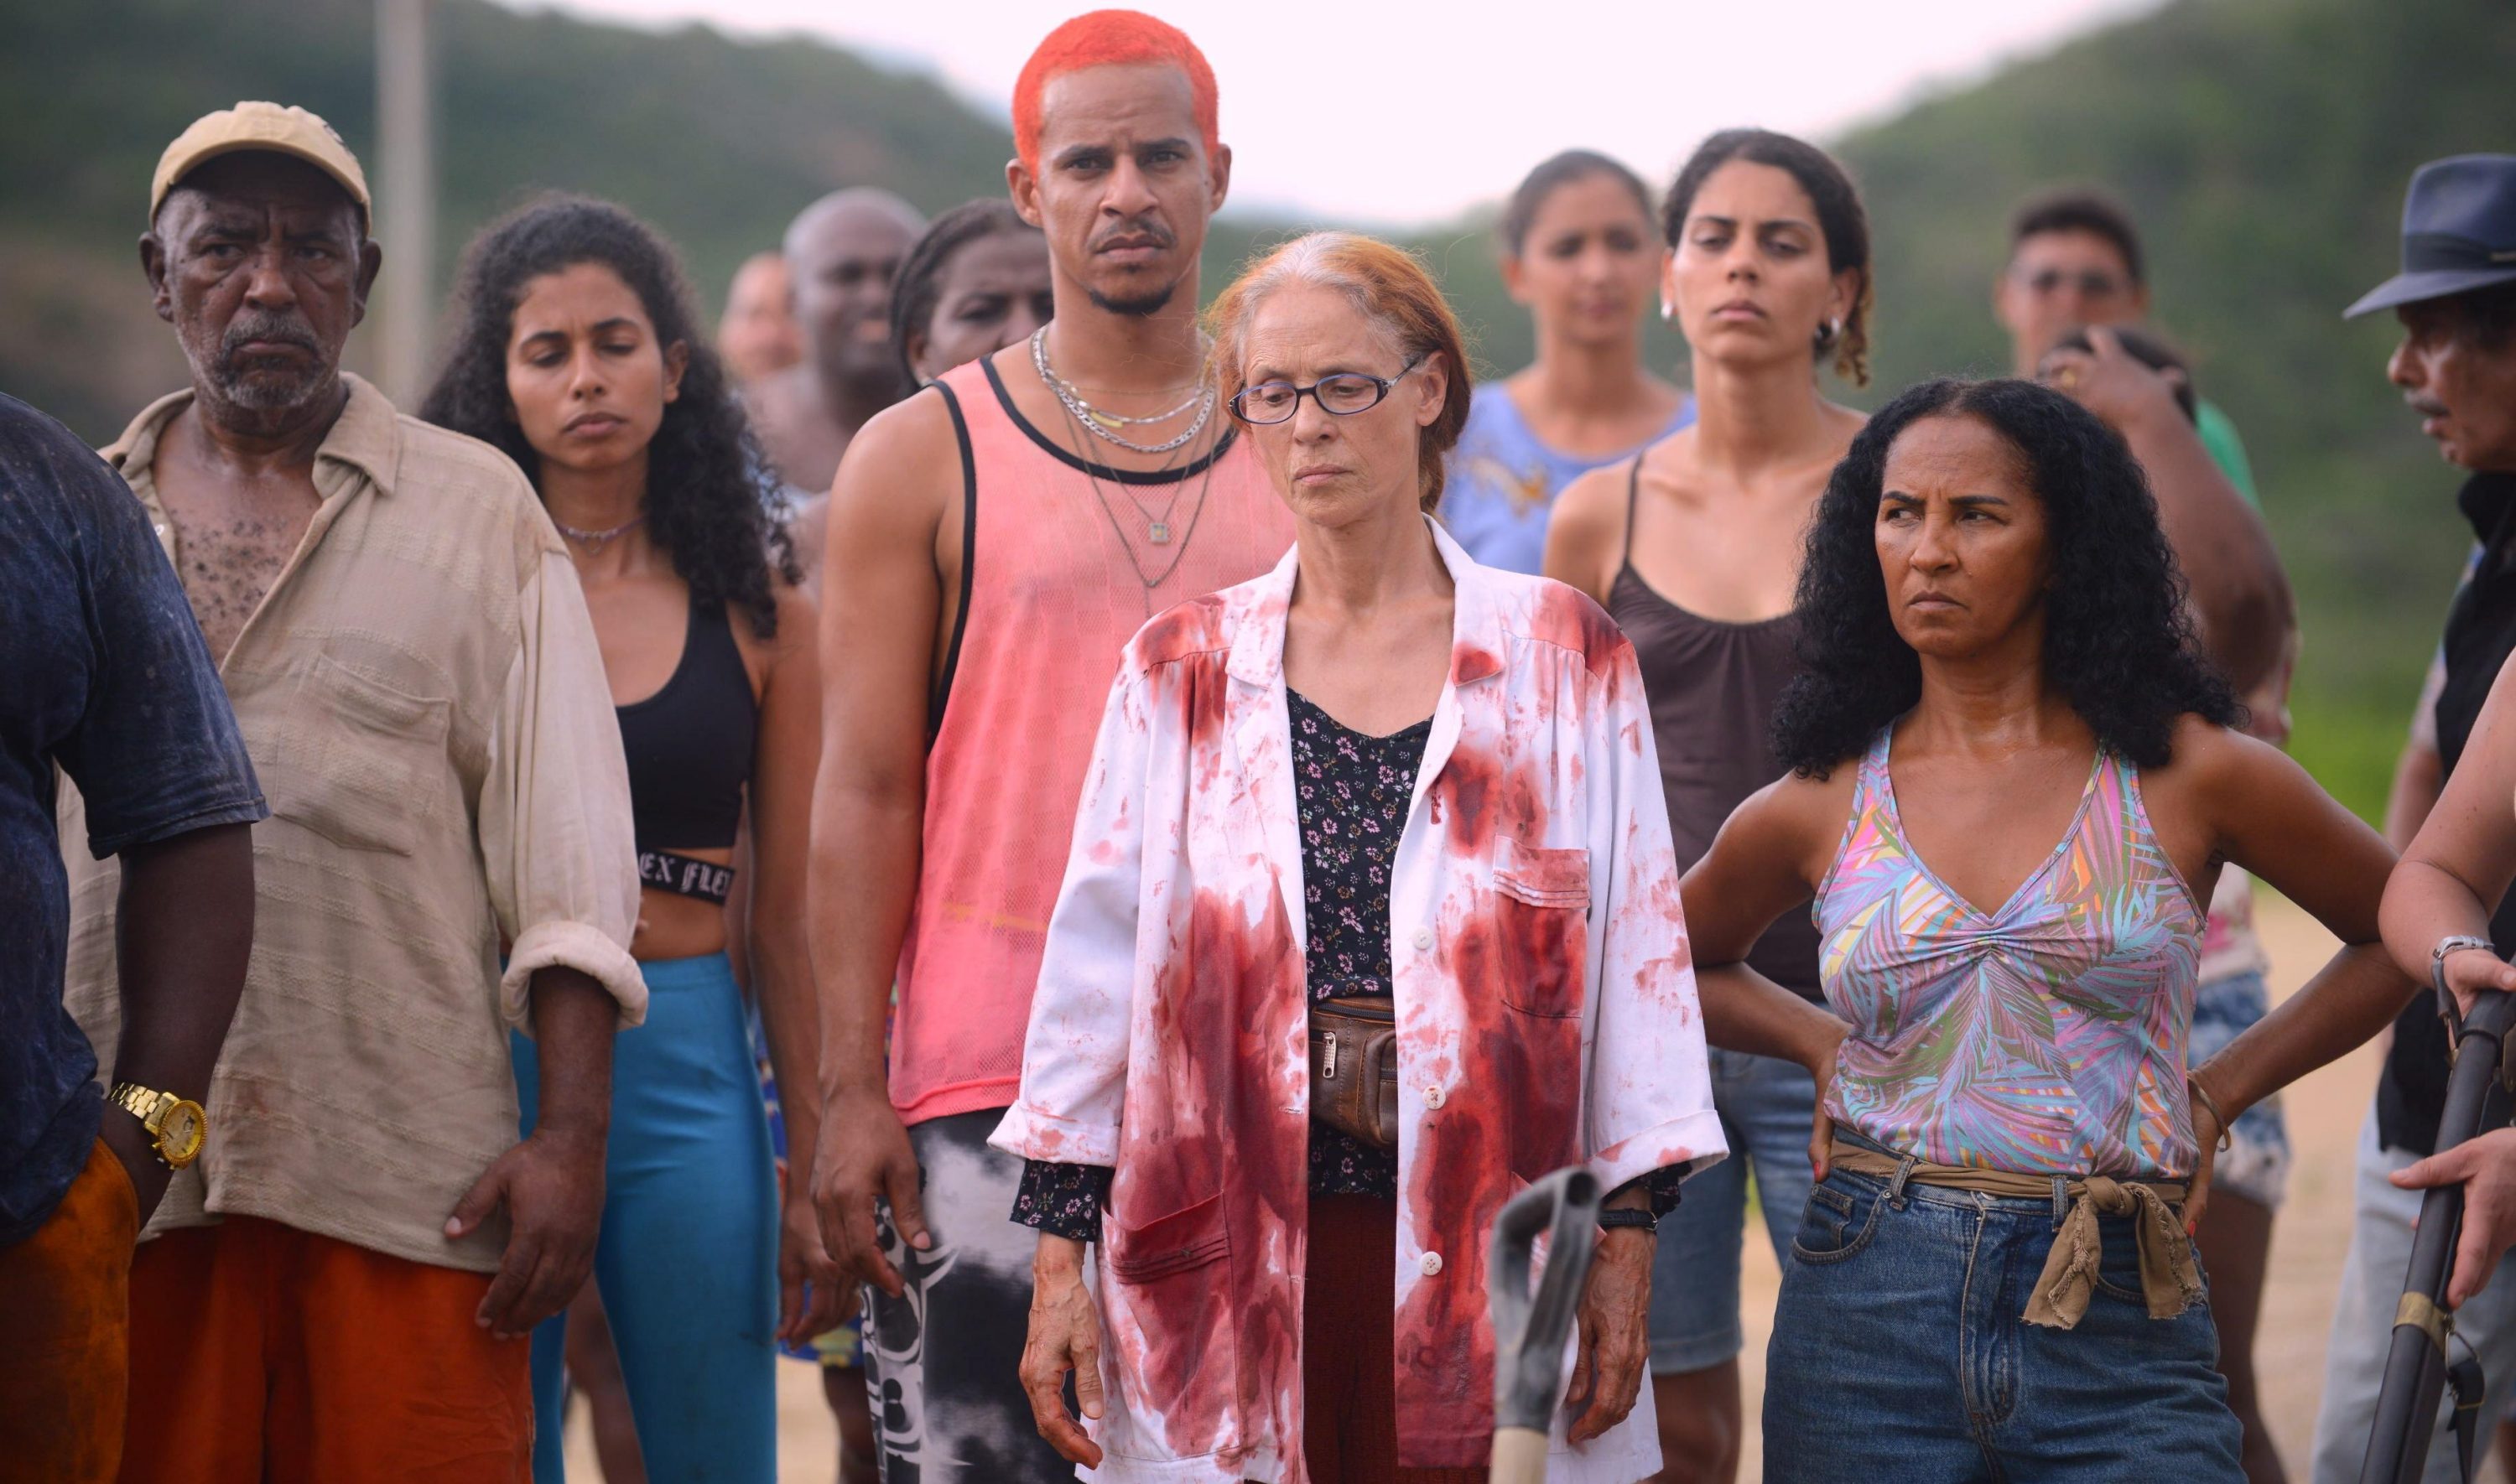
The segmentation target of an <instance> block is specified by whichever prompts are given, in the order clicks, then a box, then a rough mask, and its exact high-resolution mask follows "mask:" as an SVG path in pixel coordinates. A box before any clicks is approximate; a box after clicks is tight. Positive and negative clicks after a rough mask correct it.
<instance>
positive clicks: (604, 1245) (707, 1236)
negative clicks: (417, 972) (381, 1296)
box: [514, 953, 777, 1484]
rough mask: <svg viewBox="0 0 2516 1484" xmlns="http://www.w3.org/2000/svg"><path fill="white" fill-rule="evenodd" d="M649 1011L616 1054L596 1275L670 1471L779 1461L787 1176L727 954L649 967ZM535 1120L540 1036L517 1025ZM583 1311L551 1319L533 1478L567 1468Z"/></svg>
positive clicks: (536, 1362)
mask: <svg viewBox="0 0 2516 1484" xmlns="http://www.w3.org/2000/svg"><path fill="white" fill-rule="evenodd" d="M639 967H640V968H641V969H644V970H645V972H646V976H647V994H648V1002H647V1023H646V1024H644V1025H641V1026H639V1027H637V1028H635V1029H633V1030H625V1031H622V1032H620V1034H619V1036H618V1038H617V1039H616V1040H615V1041H614V1043H613V1050H612V1053H611V1141H610V1146H609V1154H608V1157H607V1159H606V1161H605V1192H606V1193H605V1198H604V1204H603V1233H602V1236H601V1238H600V1239H599V1240H598V1242H597V1243H596V1246H595V1250H594V1281H595V1284H596V1287H597V1288H598V1289H599V1290H600V1292H601V1293H602V1295H603V1307H604V1309H605V1311H606V1312H607V1313H608V1314H609V1316H610V1319H611V1337H612V1340H613V1343H614V1344H615V1345H616V1346H617V1347H618V1349H619V1352H620V1371H621V1375H622V1378H623V1379H624V1380H625V1381H627V1382H628V1387H629V1408H630V1411H631V1413H632V1414H633V1415H634V1416H635V1418H636V1419H637V1423H638V1447H639V1449H640V1450H641V1451H642V1452H643V1453H644V1454H645V1455H646V1459H647V1476H648V1477H649V1478H650V1479H652V1480H654V1481H655V1484H696V1481H699V1480H709V1481H716V1480H725V1481H729V1484H771V1481H773V1480H775V1479H776V1475H777V1381H776V1374H775V1371H776V1350H775V1349H774V1348H773V1345H772V1341H773V1340H774V1338H775V1335H776V1327H777V1192H776V1175H775V1173H774V1171H773V1169H772V1166H771V1164H770V1158H769V1126H768V1121H767V1119H766V1118H765V1117H764V1115H763V1114H762V1112H761V1107H760V1083H759V1080H758V1078H757V1077H756V1076H755V1074H754V1072H753V1070H752V1059H751V1044H750V1041H749V1039H748V1038H747V1037H746V1035H745V1034H744V1029H743V1015H742V996H741V993H740V991H739V990H738V989H737V988H736V987H735V985H734V970H733V968H732V966H730V965H729V964H728V963H727V961H726V957H725V955H723V954H721V953H719V954H710V955H708V956H707V957H705V958H697V959H669V960H664V961H662V962H657V963H649V964H643V965H641V966H639ZM514 1041H515V1057H516V1091H517V1092H518V1093H519V1094H520V1095H521V1096H522V1098H523V1101H524V1132H525V1133H526V1134H530V1133H531V1132H532V1128H533V1118H534V1115H535V1112H536V1111H537V1109H538V1108H539V1106H540V1101H541V1098H540V1092H541V1082H540V1067H539V1064H538V1062H537V1061H536V1060H535V1059H534V1055H533V1046H532V1043H531V1042H530V1041H527V1040H525V1039H524V1037H522V1036H518V1037H516V1038H514ZM566 1326H567V1315H566V1312H565V1311H563V1312H562V1313H560V1314H559V1315H558V1316H557V1317H555V1318H553V1319H551V1320H549V1321H547V1322H546V1323H544V1324H542V1325H541V1326H540V1327H539V1328H537V1329H536V1330H534V1331H533V1341H532V1342H533V1424H534V1436H533V1478H534V1479H535V1480H536V1484H564V1481H565V1479H566V1468H565V1466H564V1464H563V1463H562V1456H563V1454H564V1452H565V1450H564V1449H563V1448H562V1446H561V1439H560V1428H561V1421H562V1419H563V1417H564V1416H565V1415H566V1413H565V1407H566V1380H565V1378H564V1376H563V1374H562V1367H561V1355H562V1351H563V1345H564V1342H565V1340H566V1333H567V1330H566Z"/></svg>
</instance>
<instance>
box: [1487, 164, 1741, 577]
mask: <svg viewBox="0 0 2516 1484" xmlns="http://www.w3.org/2000/svg"><path fill="white" fill-rule="evenodd" d="M1495 234H1496V236H1497V237H1498V238H1499V240H1500V245H1501V248H1502V276H1503V283H1504V286H1505V287H1506V288H1508V289H1509V290H1510V292H1511V297H1512V300H1513V302H1514V303H1517V304H1519V305H1521V306H1522V307H1523V308H1525V309H1528V310H1529V317H1530V321H1531V325H1532V327H1533V328H1534V329H1535V331H1536V335H1537V359H1536V360H1534V361H1532V362H1531V364H1530V365H1529V366H1527V367H1526V368H1524V369H1523V370H1522V371H1521V372H1520V373H1519V374H1518V375H1516V376H1512V377H1510V378H1508V379H1506V380H1504V381H1503V382H1502V383H1501V384H1499V385H1498V386H1494V387H1489V388H1488V389H1487V390H1486V392H1485V394H1484V395H1482V396H1480V397H1478V398H1477V399H1476V402H1475V404H1474V405H1473V406H1472V407H1471V408H1470V409H1469V412H1468V426H1467V430H1466V431H1465V432H1464V433H1460V434H1459V446H1458V447H1457V448H1456V449H1454V450H1452V451H1451V454H1450V477H1449V482H1448V484H1447V486H1446V487H1445V488H1446V492H1445V493H1444V495H1443V496H1442V510H1441V516H1442V523H1443V524H1444V525H1446V526H1447V527H1449V531H1450V535H1451V536H1452V537H1453V538H1454V539H1455V540H1457V542H1458V543H1459V545H1460V546H1461V547H1463V548H1465V549H1466V551H1467V553H1468V555H1469V556H1474V557H1475V558H1476V559H1477V560H1478V561H1479V562H1481V563H1483V564H1484V565H1486V566H1491V567H1502V568H1504V569H1506V570H1508V571H1514V572H1535V571H1537V570H1538V568H1539V567H1540V566H1541V565H1543V563H1544V560H1545V556H1546V520H1547V516H1548V515H1551V514H1552V513H1553V511H1554V507H1555V497H1556V495H1557V494H1558V493H1559V492H1560V491H1562V489H1563V488H1564V486H1565V485H1567V484H1569V483H1571V482H1572V480H1573V479H1574V478H1576V477H1578V476H1579V475H1581V474H1585V473H1587V472H1588V471H1590V470H1593V469H1596V468H1598V467H1599V466H1601V465H1603V464H1613V463H1617V462H1620V461H1622V460H1625V459H1630V458H1632V457H1633V456H1634V454H1636V453H1637V452H1639V451H1640V450H1641V449H1642V447H1643V445H1645V444H1647V443H1650V442H1653V441H1654V440H1656V439H1658V438H1661V437H1664V436H1666V435H1667V434H1669V433H1674V432H1676V431H1677V430H1678V429H1680V428H1683V427H1685V426H1686V423H1687V420H1688V419H1689V418H1690V417H1691V416H1693V411H1692V408H1691V406H1690V404H1689V403H1688V401H1687V398H1686V395H1685V393H1683V392H1679V391H1678V390H1677V389H1676V388H1675V387H1672V386H1670V385H1669V384H1668V383H1666V382H1664V381H1662V380H1660V379H1659V378H1658V377H1656V376H1654V375H1653V374H1652V373H1651V371H1650V369H1649V368H1648V367H1646V366H1645V365H1644V364H1643V350H1642V345H1643V335H1642V327H1643V316H1644V315H1645V314H1646V313H1648V312H1649V311H1650V306H1651V302H1652V298H1653V296H1654V294H1655V293H1656V291H1657V289H1658V286H1659V266H1660V258H1661V256H1662V253H1661V248H1660V243H1659V233H1658V230H1657V228H1656V224H1655V223H1654V221H1653V219H1652V199H1651V188H1650V187H1649V186H1645V185H1644V184H1643V182H1642V178H1641V177H1640V176H1637V175H1635V174H1634V173H1633V172H1632V171H1631V170H1629V169H1627V168H1626V167H1625V166H1624V165H1623V164H1621V163H1619V162H1618V161H1616V160H1614V159H1611V158H1610V157H1608V156H1607V155H1604V154H1600V153H1598V152H1597V151H1595V150H1590V149H1567V150H1565V151H1564V152H1563V153H1561V154H1558V155H1556V156H1554V157H1553V158H1551V159H1548V160H1546V161H1545V162H1544V163H1542V164H1540V165H1539V166H1538V167H1537V168H1536V169H1534V170H1531V172H1530V173H1529V174H1528V176H1526V177H1525V178H1523V179H1522V181H1521V183H1520V185H1519V186H1517V187H1515V188H1514V189H1513V191H1512V193H1511V200H1510V202H1509V203H1508V204H1507V205H1505V206H1504V208H1503V214H1502V220H1501V222H1500V223H1498V224H1497V225H1496V227H1495Z"/></svg>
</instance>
